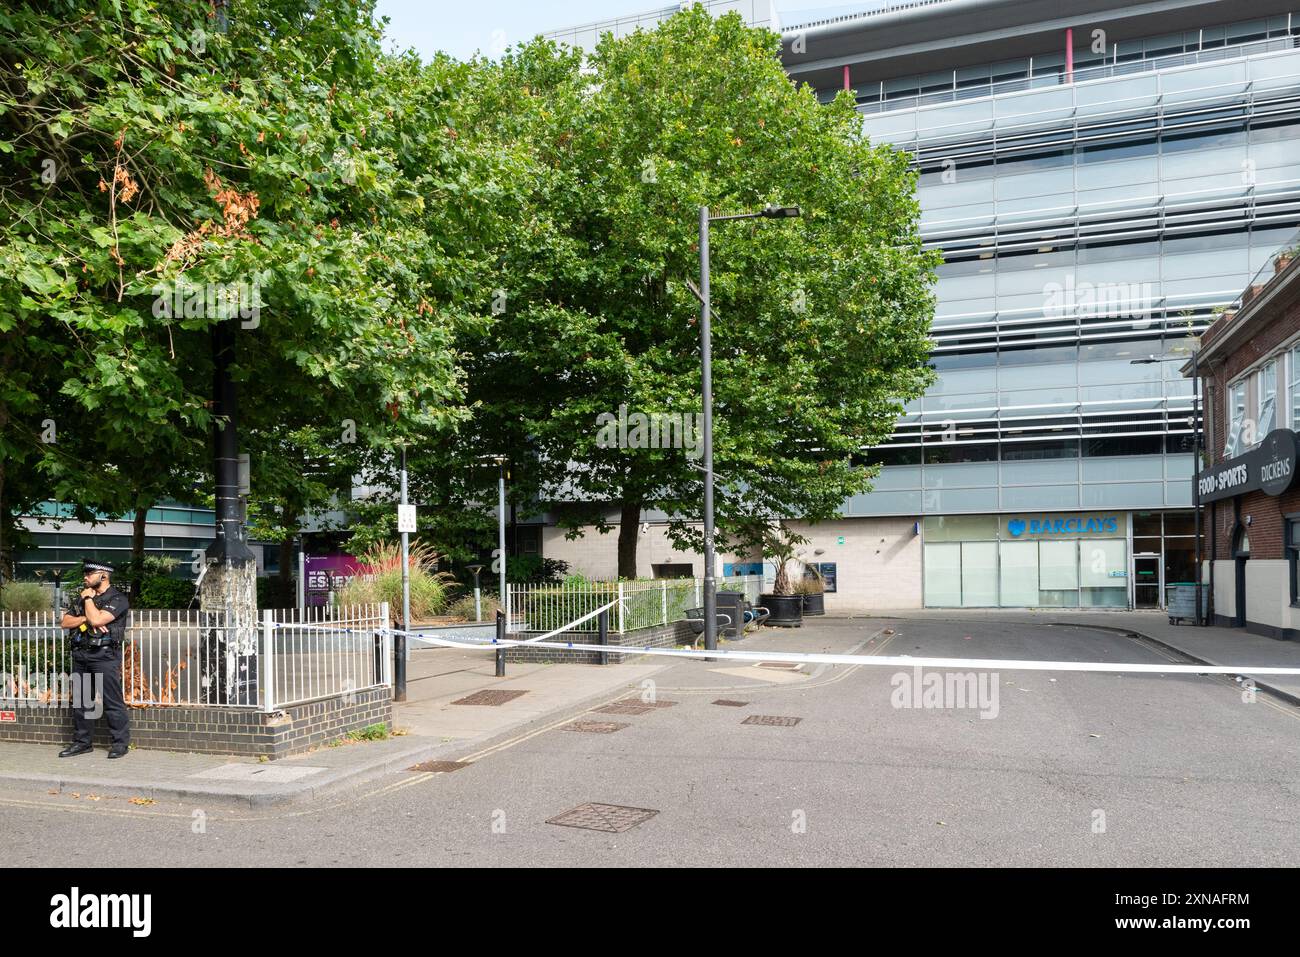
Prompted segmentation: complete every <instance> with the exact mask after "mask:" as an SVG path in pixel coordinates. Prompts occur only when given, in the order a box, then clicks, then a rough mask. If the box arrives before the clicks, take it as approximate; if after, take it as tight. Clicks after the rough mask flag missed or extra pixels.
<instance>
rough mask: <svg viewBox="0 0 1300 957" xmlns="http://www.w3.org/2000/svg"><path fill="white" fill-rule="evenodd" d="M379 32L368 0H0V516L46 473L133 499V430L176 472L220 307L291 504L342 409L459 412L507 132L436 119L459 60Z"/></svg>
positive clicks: (204, 384)
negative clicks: (467, 336)
mask: <svg viewBox="0 0 1300 957" xmlns="http://www.w3.org/2000/svg"><path fill="white" fill-rule="evenodd" d="M380 40H381V29H380V25H379V24H378V23H377V22H376V21H375V19H374V16H373V3H372V2H368V0H310V2H309V0H228V2H222V0H218V2H216V3H212V4H207V3H204V4H196V3H191V2H182V0H98V2H95V0H83V2H75V0H42V2H40V3H20V4H18V5H17V6H15V7H9V8H6V10H4V11H0V157H3V167H2V168H0V370H3V375H0V453H3V454H2V455H0V516H4V517H5V523H6V524H5V525H4V526H0V534H3V533H4V531H5V530H6V529H9V528H11V526H10V524H9V516H10V515H11V514H12V512H13V511H14V509H15V507H26V506H28V505H29V504H30V503H32V502H34V501H40V500H41V499H42V498H58V499H62V500H65V501H70V502H75V503H77V504H78V507H79V508H82V509H83V510H84V509H87V508H89V507H92V506H93V507H100V506H101V505H103V506H112V507H111V508H108V509H107V510H110V511H117V510H125V509H134V508H136V507H138V506H139V505H140V502H141V501H142V500H143V499H145V498H148V497H149V494H150V493H151V492H154V491H156V489H154V488H151V487H149V486H148V485H147V484H141V482H140V481H139V479H140V478H141V477H142V476H143V475H144V474H145V473H144V472H143V470H141V469H139V468H137V467H136V466H137V465H138V462H139V454H140V453H141V451H143V452H145V453H146V454H147V453H152V454H153V455H154V456H155V457H156V458H155V464H154V467H155V468H156V469H157V470H158V471H164V472H171V473H182V474H184V473H185V472H186V469H187V466H188V464H189V462H190V461H191V459H192V457H193V453H194V451H195V449H197V448H205V447H206V444H207V441H208V437H209V430H210V428H211V426H212V425H213V421H212V414H211V410H210V408H209V404H208V400H209V397H210V390H211V383H212V348H211V341H210V333H211V331H212V328H213V327H214V325H215V324H216V323H218V322H226V323H230V324H238V325H239V326H241V327H242V328H240V330H239V332H238V338H239V346H238V350H237V353H236V361H235V368H234V372H233V375H234V378H235V379H236V381H237V382H238V384H239V387H240V390H241V406H242V407H241V413H242V418H243V421H242V423H241V429H242V432H241V434H242V435H244V436H245V437H246V438H245V441H244V447H245V448H246V449H249V450H250V454H251V455H253V456H254V457H260V458H261V460H262V461H261V462H260V463H259V466H258V472H257V474H258V476H259V478H260V480H261V481H262V482H263V483H264V484H263V486H262V488H260V489H259V490H258V494H261V495H264V496H265V499H266V503H267V506H268V507H267V508H266V509H265V511H267V512H269V511H270V510H271V508H278V511H279V513H280V515H281V523H282V524H283V525H288V524H289V523H290V522H292V521H295V520H296V517H295V513H297V512H299V511H300V510H302V509H305V508H307V507H309V506H311V505H313V504H316V503H317V502H318V501H319V500H320V499H321V498H322V497H323V495H324V492H323V491H322V490H321V488H320V487H319V484H320V483H315V480H314V478H313V477H309V478H308V480H307V481H306V482H305V483H301V484H302V486H303V487H302V488H299V489H294V488H293V486H294V485H295V484H296V483H300V482H301V479H302V473H303V471H304V466H305V465H306V464H307V463H308V462H309V461H310V460H311V457H312V456H317V455H320V454H327V453H328V452H329V449H327V448H324V447H325V446H329V445H331V444H332V445H333V446H334V447H335V448H334V451H336V452H338V454H340V455H345V454H349V453H350V451H351V450H342V451H339V449H338V446H339V444H340V441H341V439H340V436H341V430H342V429H343V427H344V423H345V421H346V422H350V423H352V424H354V425H355V428H356V431H357V443H358V444H359V445H360V446H376V447H382V446H384V445H385V444H387V443H391V442H392V441H393V440H394V439H395V438H396V437H399V436H402V435H415V434H418V435H423V436H436V435H439V434H442V433H443V432H446V431H450V430H451V429H453V428H454V426H455V424H456V422H457V421H458V420H459V419H461V418H462V417H463V415H464V408H463V391H464V384H463V377H462V375H461V373H460V371H459V368H458V352H457V343H456V337H457V335H458V334H461V333H462V332H463V331H464V330H465V329H467V328H472V327H473V325H474V323H475V322H476V321H477V320H476V316H478V315H486V313H487V309H488V302H487V300H486V297H485V296H483V295H481V294H479V292H478V290H477V285H476V284H477V282H478V281H479V280H478V279H477V277H476V276H475V272H474V269H473V263H474V261H475V260H474V257H475V255H477V251H478V250H479V249H480V248H481V244H479V243H478V241H477V240H476V238H475V237H476V236H477V235H478V234H479V233H480V232H486V224H487V222H488V220H489V219H490V218H491V209H492V194H493V191H494V186H493V183H492V182H491V181H490V179H487V178H485V177H484V176H483V175H481V174H482V171H483V169H484V168H485V167H488V166H491V164H492V162H493V159H494V156H495V155H496V154H495V153H491V152H487V151H484V152H483V153H481V154H473V153H472V151H471V150H467V149H466V148H465V147H464V146H462V144H461V142H460V138H459V136H458V133H457V131H456V130H455V128H454V127H453V126H451V125H449V124H448V123H446V122H443V121H442V120H443V119H444V116H445V115H449V110H450V108H449V107H448V103H449V102H451V101H452V100H453V90H454V83H455V77H454V69H455V68H454V66H453V65H451V64H449V63H440V64H439V65H436V66H434V65H431V66H429V67H425V66H422V65H421V64H419V63H418V61H416V60H415V59H414V58H412V57H409V56H406V57H392V56H387V55H384V54H382V53H381V51H380ZM51 409H55V410H57V411H58V412H59V416H57V417H56V418H58V419H59V420H60V424H61V426H62V427H63V428H62V430H61V433H60V434H61V435H67V436H69V439H68V441H67V442H64V441H63V440H62V439H60V441H59V442H57V443H53V444H51V443H46V442H42V441H41V436H40V432H41V429H40V422H41V421H42V420H43V419H44V418H46V417H48V416H49V415H50V410H51ZM70 424H75V425H76V426H77V427H76V428H75V429H70V428H68V426H69V425H70ZM217 424H218V425H221V423H217ZM329 436H333V438H332V439H329V438H328V437H329ZM295 460H296V461H297V465H298V468H297V472H296V476H295V473H294V464H295ZM119 463H120V464H119ZM307 471H310V469H307ZM172 477H173V478H174V477H175V475H174V474H173V476H172ZM163 484H164V485H165V484H166V483H163ZM5 549H6V545H5V542H4V541H3V540H0V553H2V552H3V551H4V550H5Z"/></svg>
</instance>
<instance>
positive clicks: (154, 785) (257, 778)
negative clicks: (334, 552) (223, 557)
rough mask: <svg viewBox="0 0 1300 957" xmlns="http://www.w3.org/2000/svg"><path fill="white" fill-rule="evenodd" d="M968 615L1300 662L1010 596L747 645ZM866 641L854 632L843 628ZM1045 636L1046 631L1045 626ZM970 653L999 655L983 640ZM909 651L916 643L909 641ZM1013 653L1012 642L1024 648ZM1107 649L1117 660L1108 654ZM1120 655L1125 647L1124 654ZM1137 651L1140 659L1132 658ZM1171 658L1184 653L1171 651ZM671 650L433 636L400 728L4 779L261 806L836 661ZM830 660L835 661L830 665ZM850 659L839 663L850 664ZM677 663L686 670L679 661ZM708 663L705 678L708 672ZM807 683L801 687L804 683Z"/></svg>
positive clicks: (1220, 632) (1273, 690)
mask: <svg viewBox="0 0 1300 957" xmlns="http://www.w3.org/2000/svg"><path fill="white" fill-rule="evenodd" d="M925 622H929V623H933V624H934V625H936V626H938V625H941V624H943V623H954V622H970V623H980V624H982V625H997V624H1002V625H1006V626H1007V628H1008V630H1009V631H1010V630H1015V631H1016V632H1021V631H1024V632H1027V633H1028V634H1031V635H1033V634H1041V632H1036V631H1035V630H1034V629H1036V628H1049V629H1056V628H1061V629H1072V628H1075V627H1087V628H1090V629H1101V630H1105V631H1111V632H1116V633H1119V634H1121V635H1140V636H1143V637H1144V638H1145V639H1147V640H1149V641H1150V642H1152V643H1153V644H1155V645H1157V646H1160V647H1162V648H1164V649H1166V650H1167V651H1169V652H1172V653H1174V655H1176V656H1177V657H1178V658H1179V659H1181V660H1183V661H1187V662H1192V663H1198V664H1209V665H1222V666H1236V665H1241V666H1242V674H1243V675H1247V676H1248V675H1249V674H1250V669H1249V666H1250V665H1256V666H1265V665H1273V666H1293V667H1298V668H1300V643H1297V642H1284V641H1277V640H1274V639H1270V638H1265V637H1262V636H1258V635H1251V634H1247V633H1245V632H1244V631H1242V630H1241V629H1228V628H1216V627H1205V628H1196V627H1194V626H1191V625H1181V626H1180V625H1171V624H1169V623H1168V619H1167V617H1166V616H1165V615H1163V614H1162V613H1159V612H1118V611H1115V612H1112V611H1090V612H1071V611H1057V610H1054V611H1019V610H1002V609H923V610H918V609H901V610H896V611H873V612H870V613H863V614H862V615H857V616H853V615H850V616H845V617H843V618H840V619H836V618H834V617H828V618H826V619H822V620H820V621H818V620H815V619H810V620H809V622H808V624H807V626H806V627H805V628H803V629H800V630H798V631H787V630H784V629H773V628H769V629H765V630H764V631H763V632H762V633H760V635H758V636H751V637H750V638H748V639H746V640H745V641H743V642H742V643H740V644H739V645H738V646H737V647H740V648H743V649H745V650H761V649H764V648H768V649H777V648H779V649H781V650H785V651H789V650H797V651H821V650H826V651H831V650H834V651H836V652H849V653H882V652H881V649H882V648H883V646H884V644H885V643H887V642H888V641H889V640H890V639H889V637H888V636H886V637H884V638H882V637H881V635H882V634H884V633H885V632H886V631H890V632H891V633H892V629H889V628H888V627H887V626H889V625H891V624H897V625H898V626H899V627H902V626H903V624H909V625H910V623H925ZM859 632H861V634H862V637H861V639H860V640H856V641H853V642H849V643H847V644H846V643H845V641H844V640H843V636H844V635H846V634H854V635H856V634H858V633H859ZM1044 640H1045V639H1044ZM961 652H962V653H963V654H966V655H969V656H971V657H989V655H987V654H984V655H981V654H980V650H979V649H978V648H975V647H971V646H965V647H963V648H962V649H961ZM900 653H907V652H900ZM1013 657H1014V655H1013ZM1019 657H1024V658H1051V657H1052V656H1051V655H1050V654H1048V653H1045V651H1044V649H1043V646H1042V644H1041V642H1039V641H1036V640H1031V641H1029V642H1027V643H1025V644H1023V645H1021V646H1019ZM1099 660H1107V659H1099ZM1113 660H1125V659H1122V658H1117V659H1113ZM1127 660H1137V659H1127ZM1169 660H1174V659H1169ZM700 665H701V663H699V662H696V663H681V664H677V663H669V662H668V660H667V659H662V658H652V657H645V658H641V659H636V660H635V661H633V662H629V663H625V664H621V665H610V666H605V667H601V666H595V665H580V664H536V663H515V662H512V663H510V664H509V665H508V667H507V676H506V677H505V678H496V677H495V676H494V656H493V653H492V652H491V651H480V650H477V649H476V650H465V651H462V650H459V649H447V648H443V649H436V650H420V651H416V652H414V653H413V655H412V659H411V663H410V666H409V668H408V681H407V691H408V700H407V701H406V702H401V703H398V704H396V705H395V720H394V728H395V732H396V733H395V735H394V736H393V737H390V738H389V739H387V740H384V741H364V742H348V743H341V744H338V745H336V746H323V747H319V748H317V749H315V750H313V751H311V752H308V753H306V754H302V755H296V756H293V757H290V758H285V759H281V760H278V761H273V762H259V761H257V760H254V759H248V758H237V757H228V756H222V755H203V754H188V753H180V752H167V751H144V750H135V751H132V753H131V754H130V755H128V756H127V757H126V758H125V759H123V760H120V761H113V762H109V761H107V760H106V758H105V752H103V751H102V750H99V751H95V752H93V753H91V754H88V755H83V756H79V757H76V758H66V759H60V758H58V756H57V749H56V748H53V747H49V746H46V745H34V744H7V745H5V746H4V747H3V748H0V789H3V790H8V791H12V790H26V791H33V790H35V791H44V792H47V793H48V794H67V795H72V796H74V797H75V798H76V799H79V800H81V799H89V800H100V799H103V798H109V797H111V798H126V799H129V800H132V801H134V802H136V803H137V804H147V803H149V802H157V801H164V800H166V801H182V802H186V803H192V804H194V803H201V804H203V805H236V806H243V807H250V808H258V807H269V806H274V805H279V804H286V803H295V802H302V801H310V800H313V799H316V798H320V797H322V796H324V795H326V794H329V793H332V792H336V791H343V790H347V789H350V788H355V787H358V786H361V785H364V784H365V783H367V782H370V781H373V780H375V779H377V778H381V777H384V776H387V775H390V774H393V773H395V772H400V771H404V770H407V769H410V768H411V767H412V766H414V765H416V764H420V763H422V762H426V761H465V760H470V761H473V760H476V759H477V758H478V757H480V756H483V755H485V754H489V753H492V752H493V751H494V750H495V749H496V748H498V747H501V746H503V744H504V743H508V742H512V741H516V740H519V739H520V738H522V737H527V736H529V735H532V734H535V733H541V732H542V731H545V730H548V729H550V728H553V727H555V726H557V725H562V724H563V723H565V722H566V721H568V720H569V719H571V718H573V717H575V716H577V715H580V714H583V713H584V712H587V711H590V710H593V709H594V708H597V707H600V706H601V705H603V704H607V703H609V702H613V701H615V700H618V699H621V698H625V697H629V696H632V695H634V694H636V695H639V694H640V693H641V692H642V690H643V689H644V687H645V686H646V683H647V682H649V683H651V684H653V683H654V682H655V681H656V679H655V678H653V677H651V676H656V675H659V673H661V672H663V671H665V669H680V668H682V667H685V668H687V669H690V670H691V674H692V675H693V678H692V681H693V687H692V689H691V690H690V691H689V692H687V693H691V694H705V693H711V692H715V691H716V692H719V693H725V692H727V691H728V690H737V689H739V690H743V689H744V688H747V687H754V686H756V685H757V686H760V687H762V686H772V687H776V686H791V685H795V686H803V685H807V686H809V687H812V686H816V684H817V683H818V682H817V681H815V680H812V679H814V678H816V677H817V676H820V675H821V674H822V673H823V672H825V671H827V668H828V666H814V667H809V668H805V669H803V670H789V669H785V668H763V667H755V666H753V665H749V666H740V667H731V666H726V665H718V666H715V667H708V668H701V667H700ZM831 670H832V671H833V669H831ZM852 670H853V669H852V668H849V669H847V670H845V669H841V670H840V672H839V674H840V675H841V676H843V675H844V674H847V673H850V672H851V671H852ZM674 673H675V672H674ZM701 673H703V674H705V675H706V676H707V680H706V681H703V683H701V679H700V677H699V676H700V674H701ZM1255 681H1256V687H1257V688H1258V689H1259V690H1260V691H1262V692H1264V693H1267V694H1271V695H1273V696H1275V697H1277V698H1279V699H1282V700H1284V701H1286V702H1289V703H1291V704H1296V705H1300V677H1289V676H1282V677H1277V676H1268V677H1265V678H1262V679H1255ZM488 689H495V690H505V691H519V692H523V693H522V694H520V695H518V696H516V697H514V698H513V699H512V700H510V701H507V702H505V703H503V704H500V705H495V706H488V705H481V706H480V705H457V704H453V703H452V702H453V701H456V700H458V699H460V698H463V697H465V696H467V695H470V694H473V693H474V692H477V691H482V690H488ZM801 690H802V688H801Z"/></svg>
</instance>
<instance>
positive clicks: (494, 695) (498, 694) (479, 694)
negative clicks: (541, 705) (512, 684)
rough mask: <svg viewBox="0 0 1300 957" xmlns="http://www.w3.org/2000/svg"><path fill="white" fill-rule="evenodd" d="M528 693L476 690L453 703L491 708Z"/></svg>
mask: <svg viewBox="0 0 1300 957" xmlns="http://www.w3.org/2000/svg"><path fill="white" fill-rule="evenodd" d="M526 694H528V692H527V691H506V690H504V689H499V688H498V689H495V690H489V691H475V692H474V693H473V694H472V695H469V696H468V697H465V698H461V699H460V700H459V701H453V702H452V704H477V705H484V706H486V707H489V708H495V707H497V706H498V705H503V704H505V703H506V702H507V701H514V700H515V699H516V698H518V697H519V696H520V695H526Z"/></svg>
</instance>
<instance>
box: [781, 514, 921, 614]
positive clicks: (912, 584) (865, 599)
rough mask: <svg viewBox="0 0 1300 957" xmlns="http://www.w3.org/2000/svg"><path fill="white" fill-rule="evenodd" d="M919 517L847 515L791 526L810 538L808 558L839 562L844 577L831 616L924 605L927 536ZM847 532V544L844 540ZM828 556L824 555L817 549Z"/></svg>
mask: <svg viewBox="0 0 1300 957" xmlns="http://www.w3.org/2000/svg"><path fill="white" fill-rule="evenodd" d="M915 524H916V519H915V518H846V519H841V520H839V521H835V522H822V523H820V524H817V525H809V524H807V523H805V522H791V523H790V527H791V528H792V529H794V530H795V531H797V532H798V533H799V534H801V535H803V536H804V537H805V538H807V539H808V540H809V541H808V544H807V545H805V546H803V547H802V550H803V551H804V552H805V553H806V555H805V560H806V561H810V562H834V563H835V565H836V576H837V578H838V579H839V585H838V590H837V591H836V592H835V594H828V595H827V596H826V611H827V613H829V614H832V615H833V614H836V613H843V612H851V611H866V610H869V609H874V608H920V607H921V605H922V589H921V583H922V575H921V553H922V549H921V536H920V535H918V534H916V532H915ZM841 536H843V538H844V544H843V545H840V544H838V542H839V538H840V537H841ZM818 549H821V551H822V554H820V555H818V554H817V550H818Z"/></svg>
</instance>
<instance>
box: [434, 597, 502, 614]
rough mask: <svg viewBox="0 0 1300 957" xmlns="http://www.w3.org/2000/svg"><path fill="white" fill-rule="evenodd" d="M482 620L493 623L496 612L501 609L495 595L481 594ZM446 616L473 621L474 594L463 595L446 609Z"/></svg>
mask: <svg viewBox="0 0 1300 957" xmlns="http://www.w3.org/2000/svg"><path fill="white" fill-rule="evenodd" d="M481 604H482V608H483V620H484V621H495V620H496V616H497V611H498V610H500V608H501V602H499V601H497V596H496V595H489V594H487V593H486V592H484V593H483V600H482V603H481ZM447 614H449V615H454V616H455V617H457V618H464V619H465V620H466V621H473V620H474V593H473V592H470V593H469V594H468V595H464V596H462V597H460V598H458V599H456V600H455V601H454V602H452V603H451V604H450V605H449V606H448V607H447Z"/></svg>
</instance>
